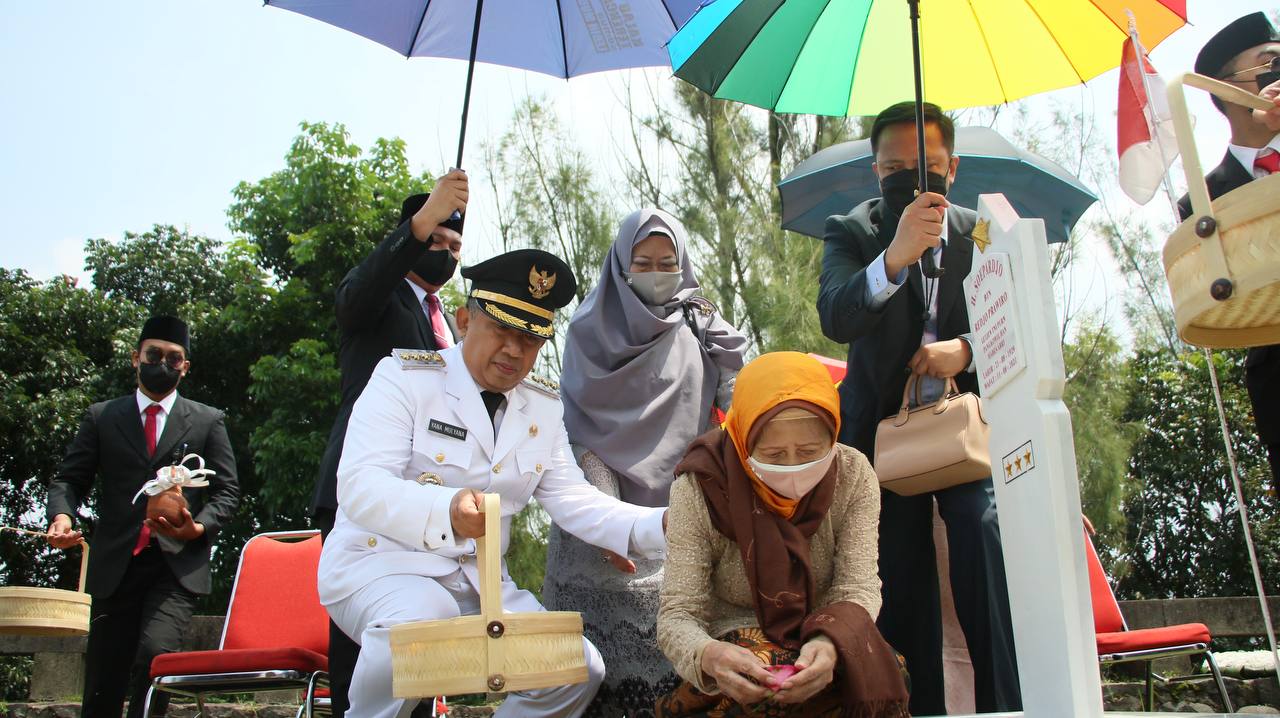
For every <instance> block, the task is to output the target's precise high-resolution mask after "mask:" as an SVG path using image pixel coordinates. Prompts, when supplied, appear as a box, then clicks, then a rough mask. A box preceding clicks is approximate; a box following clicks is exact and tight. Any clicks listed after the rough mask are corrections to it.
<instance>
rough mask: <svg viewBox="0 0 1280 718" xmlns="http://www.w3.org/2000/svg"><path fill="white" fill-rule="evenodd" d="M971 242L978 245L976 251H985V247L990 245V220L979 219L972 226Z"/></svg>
mask: <svg viewBox="0 0 1280 718" xmlns="http://www.w3.org/2000/svg"><path fill="white" fill-rule="evenodd" d="M973 243H974V244H976V245H978V251H979V252H983V253H985V252H986V251H987V247H990V246H991V220H989V219H980V220H978V223H977V224H976V225H974V227H973Z"/></svg>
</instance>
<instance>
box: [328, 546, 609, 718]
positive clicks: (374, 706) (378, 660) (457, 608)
mask: <svg viewBox="0 0 1280 718" xmlns="http://www.w3.org/2000/svg"><path fill="white" fill-rule="evenodd" d="M327 608H328V610H329V615H330V616H331V617H332V618H333V622H334V623H336V624H338V627H339V628H341V629H342V630H343V631H344V632H345V633H346V634H347V635H348V636H351V637H352V638H354V639H355V640H356V642H357V643H359V644H360V660H359V661H357V662H356V669H355V672H354V673H353V674H352V676H351V689H350V691H349V692H348V698H349V699H350V702H351V707H350V708H348V709H347V715H348V716H350V718H408V716H409V714H410V713H411V712H412V711H413V708H414V706H416V705H417V704H418V701H416V700H403V699H400V698H395V697H393V696H392V695H391V637H390V634H391V627H392V626H394V625H396V624H399V623H407V622H410V621H427V620H434V619H441V618H456V617H457V616H464V615H473V614H477V613H479V612H480V596H479V594H477V593H476V590H475V588H474V587H472V585H471V583H470V582H469V581H468V580H467V578H466V576H464V575H463V574H462V572H461V571H458V572H456V573H454V574H452V575H449V576H441V577H438V578H431V577H427V576H414V575H407V574H405V575H392V576H383V577H382V578H379V579H377V580H375V581H373V582H372V583H370V584H368V585H367V586H365V587H363V588H361V589H360V590H358V591H356V592H355V593H353V594H351V595H350V596H348V597H347V598H344V599H342V600H341V601H338V602H336V603H333V604H331V605H329V606H328V607H327ZM582 648H583V652H584V654H585V656H586V659H587V681H586V683H578V684H574V685H568V686H560V687H559V688H544V689H540V690H534V691H521V692H516V693H509V694H508V695H507V699H506V700H505V701H503V703H502V706H501V707H500V708H498V711H497V713H496V714H495V716H496V717H498V718H517V717H520V716H555V717H556V718H559V717H560V716H564V717H565V718H576V717H577V716H580V715H582V713H583V711H585V710H586V709H587V706H588V705H589V704H590V703H591V699H593V698H595V695H596V691H597V690H599V688H600V683H601V681H603V680H604V659H602V658H601V657H600V652H599V651H597V650H596V647H595V646H593V645H591V642H590V641H588V640H587V639H585V638H584V639H582Z"/></svg>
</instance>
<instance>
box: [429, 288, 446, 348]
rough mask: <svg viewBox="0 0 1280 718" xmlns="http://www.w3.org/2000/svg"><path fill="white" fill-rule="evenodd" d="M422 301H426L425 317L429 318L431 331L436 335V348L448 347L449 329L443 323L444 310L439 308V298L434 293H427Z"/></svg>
mask: <svg viewBox="0 0 1280 718" xmlns="http://www.w3.org/2000/svg"><path fill="white" fill-rule="evenodd" d="M422 301H424V302H426V303H427V317H428V318H429V319H430V320H431V331H432V333H434V334H435V335H436V348H437V349H448V348H449V345H450V344H452V342H450V341H449V329H448V327H447V326H446V325H445V323H444V312H443V311H441V308H440V298H439V297H437V296H436V295H434V294H428V295H427V298H426V299H423V300H422Z"/></svg>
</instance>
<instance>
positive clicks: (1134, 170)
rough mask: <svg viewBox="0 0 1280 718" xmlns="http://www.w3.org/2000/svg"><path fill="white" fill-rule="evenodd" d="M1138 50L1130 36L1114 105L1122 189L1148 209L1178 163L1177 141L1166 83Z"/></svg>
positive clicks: (1139, 49)
mask: <svg viewBox="0 0 1280 718" xmlns="http://www.w3.org/2000/svg"><path fill="white" fill-rule="evenodd" d="M1141 50H1142V48H1141V46H1137V47H1135V45H1134V41H1133V37H1132V36H1131V37H1129V39H1127V40H1125V41H1124V54H1123V56H1122V58H1121V60H1120V99H1119V102H1118V103H1117V106H1116V149H1117V150H1119V152H1120V189H1122V190H1124V193H1125V194H1127V195H1129V197H1130V198H1132V199H1133V201H1134V202H1137V203H1138V204H1146V203H1147V202H1149V201H1151V197H1152V196H1153V195H1155V193H1156V189H1158V188H1159V187H1160V183H1161V182H1162V181H1163V179H1164V174H1165V172H1166V171H1168V169H1169V165H1171V164H1173V161H1174V159H1176V158H1177V156H1178V142H1177V138H1176V137H1175V136H1174V134H1173V119H1172V117H1171V116H1170V114H1169V103H1168V100H1167V99H1166V98H1165V87H1164V81H1163V80H1161V79H1160V76H1159V75H1157V74H1156V70H1155V68H1154V67H1152V66H1151V63H1150V62H1149V61H1148V60H1147V55H1146V53H1145V52H1142V51H1141ZM1139 57H1142V63H1141V64H1139V63H1138V58H1139ZM1144 76H1145V81H1144ZM1148 88H1150V90H1151V95H1150V96H1148V94H1147V89H1148Z"/></svg>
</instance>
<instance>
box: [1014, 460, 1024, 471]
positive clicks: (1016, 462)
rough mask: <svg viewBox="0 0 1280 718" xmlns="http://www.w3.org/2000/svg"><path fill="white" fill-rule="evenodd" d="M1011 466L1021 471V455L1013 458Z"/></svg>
mask: <svg viewBox="0 0 1280 718" xmlns="http://www.w3.org/2000/svg"><path fill="white" fill-rule="evenodd" d="M1013 467H1014V468H1015V469H1017V470H1018V471H1022V457H1021V456H1019V457H1018V458H1016V459H1014V460H1013Z"/></svg>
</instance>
